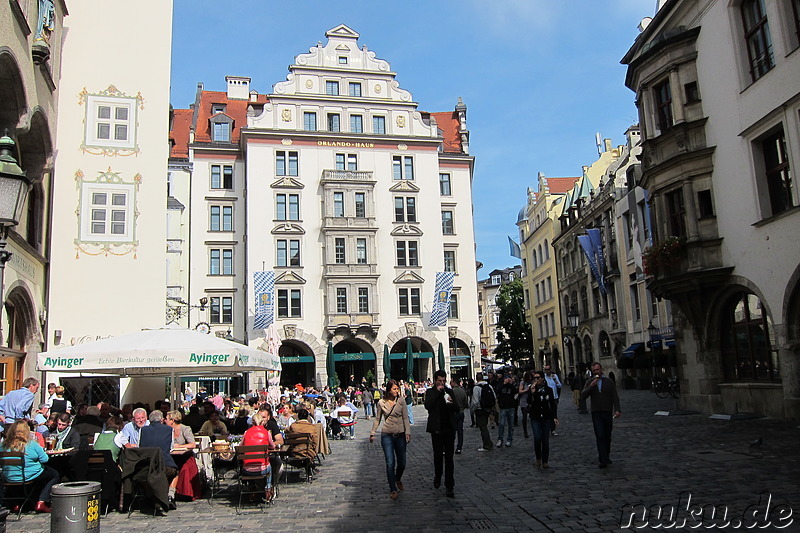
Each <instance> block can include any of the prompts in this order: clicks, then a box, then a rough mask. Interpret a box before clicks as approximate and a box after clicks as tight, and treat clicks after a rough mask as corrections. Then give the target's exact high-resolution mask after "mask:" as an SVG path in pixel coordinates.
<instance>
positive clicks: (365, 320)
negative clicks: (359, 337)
mask: <svg viewBox="0 0 800 533" xmlns="http://www.w3.org/2000/svg"><path fill="white" fill-rule="evenodd" d="M325 322H326V326H327V327H328V329H329V330H331V331H333V330H336V329H338V328H343V327H344V328H348V329H353V330H355V329H358V328H363V327H368V328H371V329H373V330H375V331H377V330H378V328H379V327H380V323H379V317H378V313H337V314H334V315H328V316H327V318H326V320H325Z"/></svg>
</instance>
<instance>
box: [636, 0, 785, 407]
mask: <svg viewBox="0 0 800 533" xmlns="http://www.w3.org/2000/svg"><path fill="white" fill-rule="evenodd" d="M799 17H800V13H798V5H797V2H785V1H779V0H736V1H732V2H722V1H716V0H703V1H700V2H688V1H682V0H667V1H665V2H660V3H659V9H658V11H657V12H656V14H655V16H654V17H652V18H651V17H648V18H646V19H645V20H644V21H643V22H642V25H641V26H640V29H641V33H640V34H639V36H638V37H637V39H636V41H635V42H634V43H633V45H632V47H631V48H630V50H629V51H628V53H627V54H626V55H625V57H624V58H623V59H622V63H623V64H625V65H627V67H628V71H627V76H626V85H627V86H628V87H629V88H630V89H631V90H632V91H634V92H635V93H636V102H637V107H638V110H639V117H640V125H641V129H642V149H643V154H642V176H641V178H640V179H639V184H640V185H641V186H642V187H643V188H644V189H646V190H648V191H649V199H648V205H649V209H650V213H651V215H652V220H653V224H652V228H651V231H652V238H653V244H654V246H653V248H652V250H651V251H650V253H649V254H647V257H646V261H647V263H648V265H649V268H648V271H649V276H650V278H649V280H648V288H649V289H650V290H651V291H652V292H653V293H654V294H656V295H657V296H659V297H662V298H665V299H668V300H670V301H671V302H672V311H673V315H674V322H675V324H674V325H675V333H676V336H677V345H678V354H677V359H678V360H677V363H678V369H679V374H680V378H681V403H682V405H683V407H685V408H693V409H698V410H700V411H703V412H716V413H736V412H742V411H745V412H754V413H759V414H765V415H768V416H775V417H785V418H798V417H800V379H798V368H800V365H798V357H800V352H798V348H797V347H798V346H800V342H798V340H800V247H798V246H797V244H796V242H795V234H796V228H797V225H798V220H799V219H798V217H799V216H800V209H798V205H800V195H799V194H798V190H797V186H796V183H795V181H794V180H793V179H792V168H793V167H796V166H797V165H800V134H798V132H800V86H798V84H797V80H798V79H800V51H799V50H798V49H799V48H800V39H799V38H798V35H799V34H798V28H799V27H800V18H799Z"/></svg>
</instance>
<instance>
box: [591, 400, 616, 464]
mask: <svg viewBox="0 0 800 533" xmlns="http://www.w3.org/2000/svg"><path fill="white" fill-rule="evenodd" d="M592 425H593V426H594V437H595V439H596V440H597V455H598V459H599V461H600V462H601V463H603V464H608V459H609V455H611V430H612V429H613V428H614V417H613V415H612V413H611V411H592Z"/></svg>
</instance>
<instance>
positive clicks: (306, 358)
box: [281, 355, 314, 363]
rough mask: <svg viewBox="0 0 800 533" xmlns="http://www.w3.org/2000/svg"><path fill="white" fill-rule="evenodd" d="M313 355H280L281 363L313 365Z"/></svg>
mask: <svg viewBox="0 0 800 533" xmlns="http://www.w3.org/2000/svg"><path fill="white" fill-rule="evenodd" d="M313 362H314V356H313V355H282V356H281V363H313Z"/></svg>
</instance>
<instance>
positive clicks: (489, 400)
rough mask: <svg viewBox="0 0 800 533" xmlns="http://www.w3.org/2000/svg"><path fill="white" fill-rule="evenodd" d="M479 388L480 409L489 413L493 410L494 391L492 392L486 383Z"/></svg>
mask: <svg viewBox="0 0 800 533" xmlns="http://www.w3.org/2000/svg"><path fill="white" fill-rule="evenodd" d="M480 388H481V409H486V410H487V411H491V410H492V409H494V402H495V397H494V390H492V386H491V385H489V384H488V383H487V384H485V385H480Z"/></svg>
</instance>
